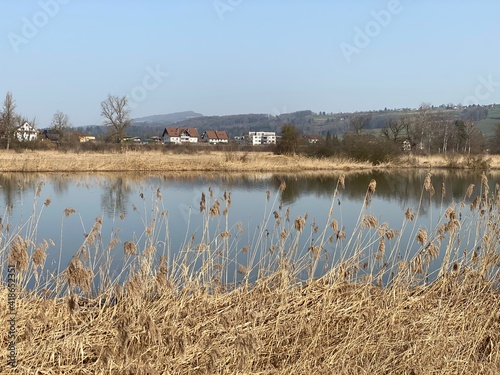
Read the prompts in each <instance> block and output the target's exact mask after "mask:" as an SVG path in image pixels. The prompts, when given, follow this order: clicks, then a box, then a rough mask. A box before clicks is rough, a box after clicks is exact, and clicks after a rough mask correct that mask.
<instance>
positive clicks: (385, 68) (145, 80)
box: [0, 0, 500, 128]
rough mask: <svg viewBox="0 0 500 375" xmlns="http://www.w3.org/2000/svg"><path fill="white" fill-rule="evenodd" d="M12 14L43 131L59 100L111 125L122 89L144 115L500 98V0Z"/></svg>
mask: <svg viewBox="0 0 500 375" xmlns="http://www.w3.org/2000/svg"><path fill="white" fill-rule="evenodd" d="M63 3H64V4H63ZM0 14H1V15H2V22H1V24H0V35H1V38H0V67H1V69H0V99H1V100H2V101H3V98H4V97H5V94H6V93H7V92H8V91H11V92H12V93H13V96H14V99H15V100H16V103H17V109H18V111H19V112H20V113H22V114H24V115H25V116H27V117H29V118H32V117H35V116H36V118H37V120H38V126H39V127H40V128H43V127H47V126H49V125H50V122H51V120H52V116H53V114H54V113H55V112H56V111H57V110H60V111H62V112H64V113H66V114H68V115H69V117H70V120H71V121H72V123H73V125H75V126H81V125H88V124H98V123H101V121H102V118H101V116H100V102H101V101H102V100H104V99H105V98H106V97H107V95H108V94H112V95H120V96H121V95H127V96H129V98H131V102H132V104H133V107H134V108H133V110H132V113H131V116H132V117H141V116H147V115H153V114H164V113H171V112H178V111H185V110H193V111H196V112H200V113H202V114H204V115H225V114H236V113H270V114H279V113H282V112H292V111H297V110H303V109H310V110H312V111H315V112H318V111H326V112H340V111H343V112H347V111H361V110H372V109H383V108H384V107H388V108H400V107H418V106H419V105H420V104H421V103H422V102H429V103H431V104H434V105H440V104H443V103H444V104H447V103H450V102H451V103H455V104H457V103H461V102H464V101H469V102H471V101H474V99H477V102H478V103H480V104H490V103H500V48H499V46H500V43H499V38H500V2H499V1H498V0H490V1H485V0H478V1H474V2H473V1H464V0H462V1H461V0H454V1H451V0H444V1H436V0H434V1H431V0H413V1H412V0H400V1H397V0H390V1H385V0H384V1H348V0H342V1H341V0H302V1H298V0H295V1H294V0H287V1H284V0H283V1H277V0H157V1H156V0H149V1H148V0H144V1H132V0H122V1H114V0H113V1H110V0H100V1H97V0H23V1H16V0H1V3H0ZM360 33H363V34H364V35H365V36H362V35H361V34H360ZM366 34H368V35H366ZM154 71H156V73H154V74H152V73H151V72H154ZM167 73H168V75H167Z"/></svg>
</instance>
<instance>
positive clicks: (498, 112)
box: [477, 106, 500, 137]
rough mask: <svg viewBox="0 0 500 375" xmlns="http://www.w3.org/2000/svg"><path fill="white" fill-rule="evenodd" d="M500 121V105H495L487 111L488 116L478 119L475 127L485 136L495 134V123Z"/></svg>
mask: <svg viewBox="0 0 500 375" xmlns="http://www.w3.org/2000/svg"><path fill="white" fill-rule="evenodd" d="M497 123H500V106H496V107H494V108H492V109H490V110H489V111H488V118H486V119H484V120H482V121H479V122H478V124H477V127H478V129H479V130H481V131H482V132H483V133H484V135H485V136H486V137H492V136H493V135H494V134H495V125H496V124H497Z"/></svg>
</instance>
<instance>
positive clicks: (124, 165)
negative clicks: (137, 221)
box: [0, 151, 500, 172]
mask: <svg viewBox="0 0 500 375" xmlns="http://www.w3.org/2000/svg"><path fill="white" fill-rule="evenodd" d="M485 167H487V168H489V169H500V156H497V155H487V156H477V157H468V156H459V155H457V156H441V155H434V156H412V155H404V156H401V157H400V158H398V159H396V160H394V161H392V162H390V163H384V164H380V165H377V166H373V165H372V164H370V163H368V162H365V163H363V162H357V161H353V160H350V159H346V158H338V157H337V158H324V159H314V158H310V157H306V156H299V155H295V156H285V155H274V154H272V153H269V152H241V151H237V152H230V151H206V152H197V153H190V154H178V153H172V152H162V151H145V152H141V151H126V152H122V153H118V152H104V153H101V152H95V153H93V152H86V153H71V152H68V153H65V152H58V151H23V152H14V151H0V172H132V171H141V172H154V171H161V172H182V171H192V172H198V171H199V172H306V171H332V170H344V171H348V170H360V169H374V168H458V169H485Z"/></svg>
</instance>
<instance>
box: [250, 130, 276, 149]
mask: <svg viewBox="0 0 500 375" xmlns="http://www.w3.org/2000/svg"><path fill="white" fill-rule="evenodd" d="M248 139H249V141H250V144H252V145H253V146H255V145H274V144H276V133H275V132H249V133H248Z"/></svg>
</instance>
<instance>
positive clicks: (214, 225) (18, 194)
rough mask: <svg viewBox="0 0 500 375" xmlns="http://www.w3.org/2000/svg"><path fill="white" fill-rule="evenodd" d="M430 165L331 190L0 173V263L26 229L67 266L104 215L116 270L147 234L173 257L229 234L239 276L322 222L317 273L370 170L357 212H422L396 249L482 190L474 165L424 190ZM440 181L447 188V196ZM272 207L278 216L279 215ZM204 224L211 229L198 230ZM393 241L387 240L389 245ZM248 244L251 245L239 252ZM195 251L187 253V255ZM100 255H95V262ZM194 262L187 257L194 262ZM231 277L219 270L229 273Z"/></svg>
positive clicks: (297, 182)
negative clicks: (371, 190) (130, 246)
mask: <svg viewBox="0 0 500 375" xmlns="http://www.w3.org/2000/svg"><path fill="white" fill-rule="evenodd" d="M428 172H429V171H427V170H418V171H400V172H390V173H384V172H379V171H377V172H362V173H352V172H349V173H344V174H345V189H342V188H339V191H338V195H337V196H336V197H334V196H333V193H334V189H335V187H336V185H337V181H338V178H339V176H340V173H338V174H330V175H317V174H316V175H279V174H271V173H264V174H244V175H242V174H223V175H215V174H206V175H193V174H185V175H182V174H179V175H175V176H172V175H162V174H158V175H155V176H151V175H138V174H2V175H1V176H0V217H1V218H2V226H3V229H2V231H1V232H0V238H1V239H2V242H1V243H0V249H3V251H2V254H1V257H2V267H5V256H6V251H5V246H6V244H8V241H9V239H12V238H13V235H14V234H16V233H18V234H20V235H21V236H22V237H23V238H30V239H32V240H33V242H34V243H35V245H38V244H39V243H41V242H42V241H43V240H44V239H45V240H47V241H49V240H50V242H51V243H53V246H50V247H49V249H48V250H47V254H48V256H47V260H46V266H45V269H46V271H47V270H50V271H52V272H55V271H56V270H57V268H58V264H59V263H60V265H61V266H60V268H61V269H64V268H65V267H66V266H67V264H68V262H69V261H70V259H71V257H72V256H73V255H74V254H75V253H76V252H77V251H78V250H79V249H80V247H81V246H82V244H83V242H84V240H85V236H86V234H88V233H89V232H91V228H92V226H93V225H94V224H95V222H96V218H97V217H101V218H102V228H101V232H100V233H101V237H99V238H98V239H96V241H95V243H96V244H97V243H98V244H99V246H100V248H101V249H104V248H106V247H107V246H108V244H109V243H110V242H111V241H112V239H113V238H115V239H116V240H117V245H116V246H115V247H113V249H111V250H110V252H109V253H110V254H111V256H112V257H113V259H114V260H113V263H112V264H113V267H116V268H117V269H119V268H120V267H121V266H123V264H124V262H129V261H130V257H126V256H124V251H123V249H124V244H125V243H126V242H128V241H132V242H134V243H135V244H137V248H138V249H139V250H138V251H139V252H141V251H143V250H144V249H146V248H147V247H148V246H149V245H150V242H153V243H152V244H153V245H154V246H155V247H156V248H157V251H158V254H159V255H162V254H164V255H169V256H170V258H172V257H175V256H176V255H177V254H179V251H180V250H181V249H188V248H189V249H197V247H196V246H199V244H200V243H205V244H210V246H211V248H212V249H216V250H217V249H221V248H222V247H223V246H224V245H221V243H222V242H224V241H227V242H226V245H225V246H226V247H229V248H230V249H231V250H230V251H228V253H227V254H225V255H226V256H227V258H228V259H230V260H229V261H228V264H229V267H230V272H229V274H230V275H234V278H236V279H237V278H241V277H242V276H241V275H239V274H238V273H237V272H236V271H237V266H238V264H240V265H245V266H247V267H249V268H251V266H252V265H253V264H254V263H255V259H254V258H256V259H258V258H259V257H262V256H268V257H270V256H269V255H268V254H269V253H273V249H275V248H278V247H279V246H278V244H279V243H280V233H282V232H283V229H284V228H286V229H287V233H289V239H288V240H287V241H289V242H288V245H287V246H288V247H292V246H293V244H294V243H295V241H296V243H297V246H298V248H297V257H300V256H301V255H304V254H307V253H308V249H309V248H310V247H311V246H313V245H314V244H317V242H318V241H320V240H321V239H322V232H323V230H324V228H325V225H326V226H327V230H326V231H325V237H324V239H325V240H324V241H323V242H324V243H325V245H324V248H323V249H322V250H321V257H320V258H319V263H318V267H317V268H316V271H315V275H320V274H321V273H322V272H323V270H324V269H327V268H328V266H330V265H331V263H332V262H335V261H336V260H337V261H338V259H339V258H340V257H341V256H342V251H341V250H340V249H341V248H342V246H339V242H338V241H336V240H335V241H333V242H331V243H330V242H328V241H326V240H327V239H328V238H329V237H330V236H332V235H333V236H334V237H335V232H334V231H333V230H332V229H331V228H330V227H329V223H330V222H331V219H335V220H337V222H338V224H339V228H340V229H342V228H343V229H344V231H345V233H346V236H347V239H346V240H344V242H343V243H344V244H346V243H347V241H348V240H349V238H350V236H351V235H352V232H353V230H354V228H355V227H356V223H357V221H358V219H359V216H360V213H361V210H362V208H363V204H364V202H365V195H366V191H367V187H368V184H369V182H370V180H371V179H375V180H376V182H377V186H376V192H375V194H374V195H373V196H372V198H371V201H370V204H369V205H368V206H367V207H366V208H365V211H364V214H371V215H373V216H375V217H376V218H377V219H378V222H379V224H382V223H383V222H387V224H388V228H389V229H392V228H394V229H401V227H402V224H403V222H404V217H405V215H404V214H405V211H406V209H407V208H410V209H411V210H412V211H414V212H417V211H418V212H419V215H418V218H417V220H416V221H415V222H412V223H411V224H409V225H408V226H409V229H408V231H409V234H407V235H406V236H407V237H406V239H404V240H402V243H403V244H404V246H401V245H400V246H399V247H400V253H403V252H411V251H415V249H418V244H415V245H411V246H409V245H407V244H406V243H409V242H415V241H413V240H412V238H414V237H415V232H414V231H415V229H418V228H419V227H422V228H427V230H428V231H431V230H432V229H433V228H435V226H436V225H437V224H438V222H439V220H441V219H442V216H443V213H444V210H446V208H447V207H448V206H450V205H452V204H459V203H460V202H463V201H464V202H466V203H470V201H471V200H472V199H473V198H474V195H473V196H472V198H465V194H466V190H467V187H468V186H469V184H471V183H473V184H475V185H476V190H475V194H478V193H479V187H480V185H481V175H480V173H473V172H463V171H460V172H447V171H433V172H432V174H433V175H432V184H433V186H434V189H435V194H434V195H433V196H432V197H430V196H429V193H428V192H425V191H424V192H423V188H422V186H423V182H424V179H425V176H426V175H427V173H428ZM488 179H489V184H490V186H491V189H492V190H493V189H494V187H495V184H496V182H497V181H498V180H499V179H500V175H499V174H488ZM282 181H285V183H286V188H285V190H284V191H283V192H282V193H280V191H279V187H280V184H281V182H282ZM443 185H444V187H445V190H446V194H445V195H444V196H443V194H442V186H443ZM37 191H38V193H39V195H38V196H37ZM210 191H211V193H210ZM202 193H204V194H205V196H206V203H205V205H206V210H205V211H203V212H200V200H201V197H202ZM224 193H226V198H227V197H228V196H229V194H230V197H231V198H230V199H231V204H230V206H229V208H228V212H227V215H223V211H224V208H225V207H226V205H227V201H226V200H225V199H224ZM48 200H50V204H49V201H48ZM216 200H218V201H219V202H220V209H219V210H220V213H219V214H218V215H215V216H214V217H213V218H212V217H211V216H210V214H209V210H210V208H211V206H212V205H213V203H214V202H215V201H216ZM332 203H333V205H332ZM330 207H333V215H332V218H330V219H328V216H329V212H330ZM65 210H66V212H67V213H68V215H66V214H65ZM287 210H288V211H289V213H288V215H287V213H286V212H287ZM274 213H276V215H277V216H278V217H279V219H278V222H277V220H276V218H275V214H274ZM298 217H307V220H306V222H305V227H304V229H303V232H302V233H301V234H300V236H297V231H296V230H295V228H294V221H295V219H297V218H298ZM287 218H288V219H289V221H287ZM152 223H154V228H153V226H152ZM206 223H208V224H206ZM205 224H206V225H205ZM167 228H168V229H167ZM205 228H207V229H208V231H204V229H205ZM7 229H8V230H7ZM412 230H413V231H412ZM225 231H228V232H229V237H226V238H227V239H224V237H220V236H219V234H220V233H222V232H225ZM373 232H376V231H375V230H373V231H372V233H371V234H365V235H364V237H363V238H362V239H361V240H359V239H358V240H359V241H361V242H362V243H363V246H365V247H366V248H367V249H372V250H373V249H376V248H377V246H378V243H377V240H376V239H377V236H376V235H375V234H373ZM405 241H406V242H405ZM273 246H274V247H273ZM390 246H391V244H390V243H387V247H390ZM88 247H89V249H91V248H92V246H90V245H89V246H88ZM246 247H247V248H250V249H252V251H242V249H245V248H246ZM198 248H199V247H198ZM194 252H195V251H193V253H194ZM266 254H267V255H266ZM188 255H189V254H188ZM91 256H92V251H91ZM94 256H95V254H94ZM306 256H307V255H306ZM195 257H196V256H195V255H193V254H190V255H189V257H188V258H187V259H195ZM59 258H60V259H59ZM102 261H103V260H102V258H100V260H99V262H102ZM268 261H269V262H270V261H271V260H268ZM99 262H98V261H97V260H95V262H94V265H95V266H96V267H97V265H98V264H99ZM196 264H197V263H196V262H195V260H193V267H196ZM4 271H5V269H4ZM303 272H304V275H306V274H307V272H310V270H309V271H307V270H306V269H304V271H303ZM305 277H306V276H305ZM232 279H233V277H231V276H227V275H226V280H227V281H230V280H232Z"/></svg>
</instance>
